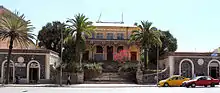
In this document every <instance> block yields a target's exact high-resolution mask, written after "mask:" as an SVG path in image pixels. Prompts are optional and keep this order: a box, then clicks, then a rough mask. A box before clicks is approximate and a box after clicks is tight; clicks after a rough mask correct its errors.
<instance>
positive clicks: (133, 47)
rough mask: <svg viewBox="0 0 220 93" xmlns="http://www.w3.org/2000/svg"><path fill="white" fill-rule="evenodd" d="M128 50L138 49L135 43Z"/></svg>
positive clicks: (134, 50)
mask: <svg viewBox="0 0 220 93" xmlns="http://www.w3.org/2000/svg"><path fill="white" fill-rule="evenodd" d="M129 50H130V51H131V52H137V51H138V49H137V46H136V45H132V46H130V48H129Z"/></svg>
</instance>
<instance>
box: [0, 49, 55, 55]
mask: <svg viewBox="0 0 220 93" xmlns="http://www.w3.org/2000/svg"><path fill="white" fill-rule="evenodd" d="M0 52H5V53H7V52H8V49H0ZM13 53H53V54H56V55H58V53H57V52H55V51H52V50H49V49H12V54H13Z"/></svg>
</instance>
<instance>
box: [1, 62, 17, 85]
mask: <svg viewBox="0 0 220 93" xmlns="http://www.w3.org/2000/svg"><path fill="white" fill-rule="evenodd" d="M6 62H7V60H4V61H3V62H2V67H1V82H3V81H4V67H5V63H6ZM10 62H11V63H12V65H13V72H12V74H13V82H15V63H14V62H13V61H12V60H10ZM9 64H10V63H9Z"/></svg>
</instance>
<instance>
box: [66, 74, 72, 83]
mask: <svg viewBox="0 0 220 93" xmlns="http://www.w3.org/2000/svg"><path fill="white" fill-rule="evenodd" d="M70 80H71V77H70V75H67V82H66V84H67V85H71V82H70Z"/></svg>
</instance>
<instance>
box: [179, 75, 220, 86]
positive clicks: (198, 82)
mask: <svg viewBox="0 0 220 93" xmlns="http://www.w3.org/2000/svg"><path fill="white" fill-rule="evenodd" d="M219 82H220V80H218V79H214V78H212V77H210V76H198V77H195V78H193V79H192V80H189V81H184V82H183V84H182V86H185V87H196V86H205V87H207V86H209V85H210V86H211V87H215V85H219Z"/></svg>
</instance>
